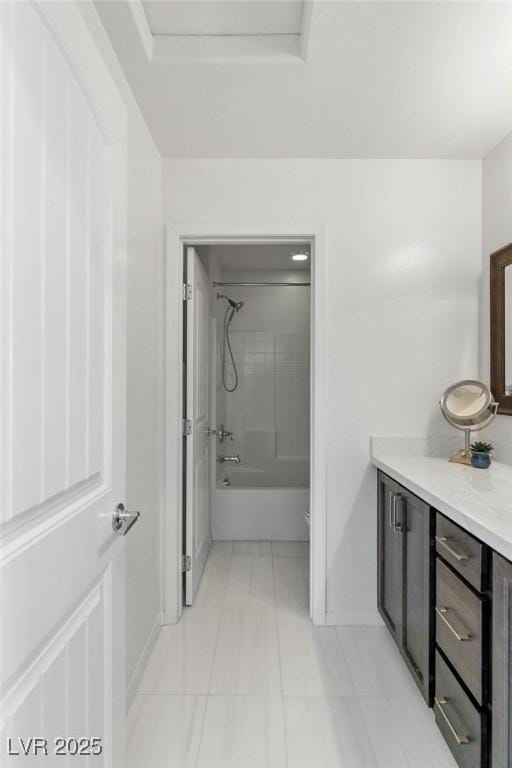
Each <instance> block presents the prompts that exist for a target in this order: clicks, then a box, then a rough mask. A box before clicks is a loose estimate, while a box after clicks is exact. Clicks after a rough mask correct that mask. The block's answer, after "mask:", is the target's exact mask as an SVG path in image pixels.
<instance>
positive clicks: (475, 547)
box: [436, 512, 483, 592]
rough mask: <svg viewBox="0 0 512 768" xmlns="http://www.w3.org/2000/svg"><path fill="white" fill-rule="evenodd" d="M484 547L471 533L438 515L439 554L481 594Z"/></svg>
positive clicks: (437, 542)
mask: <svg viewBox="0 0 512 768" xmlns="http://www.w3.org/2000/svg"><path fill="white" fill-rule="evenodd" d="M482 546H483V545H482V543H481V542H480V541H478V539H475V538H474V536H471V534H470V533H468V532H467V531H463V530H462V528H459V526H458V525H455V523H452V522H451V520H448V518H446V517H444V516H443V515H441V514H440V513H439V512H438V513H437V515H436V550H437V552H438V553H439V554H440V555H441V557H443V558H444V559H445V560H446V562H447V563H450V565H451V566H452V568H454V569H455V570H456V571H457V572H458V573H460V574H461V575H462V576H463V577H464V578H465V579H466V580H467V581H468V582H469V583H470V584H471V586H473V587H474V588H475V589H476V590H478V591H479V592H482V588H483V584H482Z"/></svg>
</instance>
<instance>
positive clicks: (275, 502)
mask: <svg viewBox="0 0 512 768" xmlns="http://www.w3.org/2000/svg"><path fill="white" fill-rule="evenodd" d="M308 475H309V468H308V466H307V463H306V462H297V461H293V462H286V464H285V463H283V462H281V463H280V465H279V466H274V467H272V468H271V469H267V470H266V471H265V470H262V469H259V468H250V467H242V466H236V467H229V468H226V469H225V470H223V471H222V472H221V473H220V474H219V477H218V478H217V487H216V489H215V491H214V493H213V509H212V537H213V539H214V540H216V541H224V540H229V539H233V540H238V541H251V540H259V541H270V540H274V541H308V540H309V526H308V524H307V522H306V520H305V517H304V513H305V512H306V510H307V509H309V487H308V485H307V479H308ZM226 480H228V481H229V485H226V486H225V485H223V482H225V481H226Z"/></svg>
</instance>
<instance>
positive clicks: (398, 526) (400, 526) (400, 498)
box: [394, 493, 404, 531]
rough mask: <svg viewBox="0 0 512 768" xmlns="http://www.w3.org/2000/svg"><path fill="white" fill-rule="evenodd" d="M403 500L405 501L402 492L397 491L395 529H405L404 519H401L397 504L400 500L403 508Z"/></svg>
mask: <svg viewBox="0 0 512 768" xmlns="http://www.w3.org/2000/svg"><path fill="white" fill-rule="evenodd" d="M402 501H403V496H402V494H401V493H395V524H394V528H395V531H403V529H404V524H403V521H402V520H400V521H399V520H398V515H397V504H398V502H400V509H402Z"/></svg>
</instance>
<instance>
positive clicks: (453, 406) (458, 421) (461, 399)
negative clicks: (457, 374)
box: [439, 379, 498, 464]
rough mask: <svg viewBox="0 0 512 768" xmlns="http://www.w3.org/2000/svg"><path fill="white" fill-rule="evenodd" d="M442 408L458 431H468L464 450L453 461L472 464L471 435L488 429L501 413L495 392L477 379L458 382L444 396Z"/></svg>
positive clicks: (447, 418)
mask: <svg viewBox="0 0 512 768" xmlns="http://www.w3.org/2000/svg"><path fill="white" fill-rule="evenodd" d="M439 405H440V406H441V411H442V413H443V416H444V417H445V419H446V421H448V422H449V423H450V424H451V425H452V426H453V427H455V428H456V429H462V430H464V434H465V445H464V448H463V450H461V451H458V452H457V453H456V454H454V455H453V456H452V457H451V458H450V461H455V462H457V463H459V464H471V450H470V433H471V432H472V431H474V430H477V429H483V428H484V427H487V426H488V425H489V424H490V423H491V421H492V420H493V419H494V417H495V416H496V412H497V410H498V403H496V402H495V401H494V397H493V396H492V392H491V390H490V389H489V387H488V386H487V385H486V384H483V383H482V382H481V381H475V380H474V379H466V380H464V381H457V382H456V383H455V384H452V385H451V386H450V387H448V389H447V390H446V391H445V392H444V393H443V396H442V398H441V400H440V401H439Z"/></svg>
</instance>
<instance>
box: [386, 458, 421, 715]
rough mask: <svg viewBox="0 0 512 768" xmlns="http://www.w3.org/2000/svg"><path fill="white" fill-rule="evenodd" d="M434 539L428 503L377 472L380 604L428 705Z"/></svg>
mask: <svg viewBox="0 0 512 768" xmlns="http://www.w3.org/2000/svg"><path fill="white" fill-rule="evenodd" d="M432 541H433V535H432V518H431V510H430V507H429V506H428V504H426V503H425V502H424V501H422V500H421V499H419V498H418V497H417V496H415V495H414V494H413V493H411V492H410V491H408V490H407V489H406V488H404V487H403V486H401V485H399V484H398V483H397V482H395V481H394V480H391V478H389V477H387V476H386V475H385V474H384V473H383V472H379V479H378V607H379V611H380V614H381V616H382V617H383V619H384V621H385V622H386V624H387V626H388V628H389V630H390V632H391V634H392V635H393V637H394V639H395V642H396V643H397V645H398V647H399V649H400V652H401V653H402V656H403V657H404V660H405V662H406V664H407V665H408V667H409V669H410V671H411V673H412V675H413V677H414V679H415V680H416V683H417V684H418V686H419V688H420V690H421V692H422V694H423V697H424V698H425V700H426V701H427V703H428V704H429V705H430V704H431V700H432V683H433V658H432V654H433V646H432V642H431V639H432V632H433V613H432V607H431V600H430V592H431V585H432V581H433V570H432V562H433V558H432V546H433V545H432Z"/></svg>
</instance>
